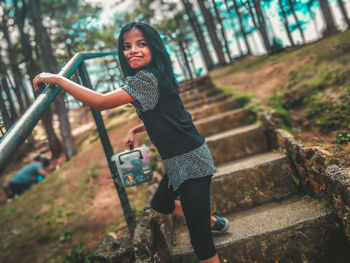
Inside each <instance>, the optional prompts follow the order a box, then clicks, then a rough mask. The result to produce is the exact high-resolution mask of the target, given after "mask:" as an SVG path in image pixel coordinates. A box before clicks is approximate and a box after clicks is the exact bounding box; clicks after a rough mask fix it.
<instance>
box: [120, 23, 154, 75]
mask: <svg viewBox="0 0 350 263" xmlns="http://www.w3.org/2000/svg"><path fill="white" fill-rule="evenodd" d="M123 54H124V56H125V58H126V60H127V62H128V64H129V66H130V67H131V68H132V69H136V70H140V69H143V68H145V67H146V66H148V65H149V64H151V62H152V52H151V49H150V47H149V45H148V43H147V41H146V39H145V36H144V35H143V33H142V32H141V31H140V30H138V29H136V28H133V29H131V30H130V31H128V32H126V33H125V34H124V35H123Z"/></svg>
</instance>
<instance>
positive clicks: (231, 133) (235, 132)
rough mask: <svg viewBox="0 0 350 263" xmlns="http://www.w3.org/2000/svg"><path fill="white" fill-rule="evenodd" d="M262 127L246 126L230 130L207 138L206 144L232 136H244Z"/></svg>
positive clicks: (258, 125) (256, 125) (255, 125)
mask: <svg viewBox="0 0 350 263" xmlns="http://www.w3.org/2000/svg"><path fill="white" fill-rule="evenodd" d="M261 128H262V126H261V125H260V124H250V125H244V126H241V127H238V128H234V129H230V130H227V131H224V132H220V133H217V134H214V135H210V136H208V137H206V138H205V140H206V142H211V141H216V140H221V139H224V138H226V137H231V136H235V135H238V134H243V133H246V132H249V131H252V130H257V129H261Z"/></svg>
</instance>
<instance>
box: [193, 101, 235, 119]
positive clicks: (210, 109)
mask: <svg viewBox="0 0 350 263" xmlns="http://www.w3.org/2000/svg"><path fill="white" fill-rule="evenodd" d="M239 106H240V102H239V100H238V99H230V100H225V101H220V102H217V103H214V104H210V105H206V106H203V107H202V108H199V109H195V110H192V111H191V112H190V113H191V115H192V119H193V120H199V119H204V118H206V117H209V116H212V115H214V114H218V113H221V112H225V111H229V110H233V109H237V108H238V107H239Z"/></svg>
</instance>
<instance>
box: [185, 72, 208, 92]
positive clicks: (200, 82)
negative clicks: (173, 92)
mask: <svg viewBox="0 0 350 263" xmlns="http://www.w3.org/2000/svg"><path fill="white" fill-rule="evenodd" d="M206 85H208V86H209V85H213V83H212V82H211V79H210V77H209V76H208V75H206V76H202V77H198V78H196V79H193V80H186V81H184V82H181V83H179V91H180V92H185V91H187V90H191V89H196V88H198V87H201V86H206Z"/></svg>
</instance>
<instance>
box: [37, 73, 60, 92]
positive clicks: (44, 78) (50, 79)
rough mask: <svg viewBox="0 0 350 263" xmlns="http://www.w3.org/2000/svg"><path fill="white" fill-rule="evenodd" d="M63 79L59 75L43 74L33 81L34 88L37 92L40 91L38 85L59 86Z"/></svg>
mask: <svg viewBox="0 0 350 263" xmlns="http://www.w3.org/2000/svg"><path fill="white" fill-rule="evenodd" d="M60 79H61V76H59V75H57V74H52V73H47V72H42V73H40V74H39V75H37V76H36V77H35V78H34V80H33V87H34V90H35V91H38V85H39V84H40V83H49V84H58V81H59V80H60Z"/></svg>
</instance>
